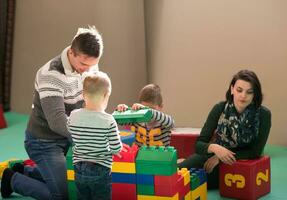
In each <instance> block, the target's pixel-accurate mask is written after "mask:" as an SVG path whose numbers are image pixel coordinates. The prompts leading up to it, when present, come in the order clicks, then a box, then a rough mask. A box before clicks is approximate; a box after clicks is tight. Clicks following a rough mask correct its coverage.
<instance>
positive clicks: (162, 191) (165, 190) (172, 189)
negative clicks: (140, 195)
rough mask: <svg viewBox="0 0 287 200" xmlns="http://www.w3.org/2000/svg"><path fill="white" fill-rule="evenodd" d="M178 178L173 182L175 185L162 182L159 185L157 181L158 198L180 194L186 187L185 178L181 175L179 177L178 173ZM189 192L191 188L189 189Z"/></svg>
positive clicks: (156, 191) (156, 193)
mask: <svg viewBox="0 0 287 200" xmlns="http://www.w3.org/2000/svg"><path fill="white" fill-rule="evenodd" d="M175 174H176V177H177V179H176V180H175V181H174V182H173V183H169V182H166V183H164V182H162V181H161V182H160V184H158V183H159V182H158V180H155V195H156V196H167V197H172V196H174V195H175V194H176V193H178V192H179V191H180V190H181V188H182V187H184V180H183V179H184V178H183V177H182V176H180V175H178V174H177V173H175ZM188 191H189V188H188ZM188 191H187V192H188Z"/></svg>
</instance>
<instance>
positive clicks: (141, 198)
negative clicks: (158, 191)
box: [137, 193, 179, 200]
mask: <svg viewBox="0 0 287 200" xmlns="http://www.w3.org/2000/svg"><path fill="white" fill-rule="evenodd" d="M178 198H179V195H178V193H176V194H175V195H174V196H173V197H162V196H150V195H137V200H178Z"/></svg>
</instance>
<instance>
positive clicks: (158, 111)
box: [117, 84, 174, 147]
mask: <svg viewBox="0 0 287 200" xmlns="http://www.w3.org/2000/svg"><path fill="white" fill-rule="evenodd" d="M139 102H140V103H134V104H133V105H132V109H133V110H139V109H141V108H143V107H146V106H147V107H149V108H151V109H152V119H151V121H150V122H147V123H133V124H129V125H131V130H132V131H134V132H135V133H136V139H135V142H136V144H137V145H138V146H139V147H141V146H142V145H148V146H169V145H170V135H171V129H172V128H173V127H174V120H173V119H172V117H171V116H169V115H167V114H165V113H163V112H162V109H163V100H162V95H161V89H160V87H159V86H158V85H156V84H148V85H146V86H145V87H144V88H142V89H141V91H140V93H139ZM127 108H128V106H127V105H125V104H119V105H118V106H117V110H118V111H120V112H122V111H125V110H127Z"/></svg>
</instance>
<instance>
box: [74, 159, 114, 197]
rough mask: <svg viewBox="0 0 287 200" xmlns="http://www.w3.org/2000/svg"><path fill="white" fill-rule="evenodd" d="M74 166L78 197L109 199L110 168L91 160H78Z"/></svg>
mask: <svg viewBox="0 0 287 200" xmlns="http://www.w3.org/2000/svg"><path fill="white" fill-rule="evenodd" d="M74 167H75V182H76V186H77V195H78V199H80V200H83V199H86V200H90V199H100V200H110V199H111V180H112V176H111V169H110V168H108V167H105V166H102V165H99V164H96V163H91V162H79V163H76V165H75V166H74Z"/></svg>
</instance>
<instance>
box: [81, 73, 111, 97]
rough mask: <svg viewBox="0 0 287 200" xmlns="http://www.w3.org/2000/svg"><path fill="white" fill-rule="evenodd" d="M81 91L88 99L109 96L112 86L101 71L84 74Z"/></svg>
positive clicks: (107, 77)
mask: <svg viewBox="0 0 287 200" xmlns="http://www.w3.org/2000/svg"><path fill="white" fill-rule="evenodd" d="M84 76H85V77H84V83H83V91H84V93H85V94H86V95H88V96H89V97H91V98H92V97H96V96H99V95H105V94H110V93H111V91H112V84H111V80H110V78H109V76H108V75H107V74H106V73H104V72H101V71H98V72H96V73H85V74H84Z"/></svg>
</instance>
